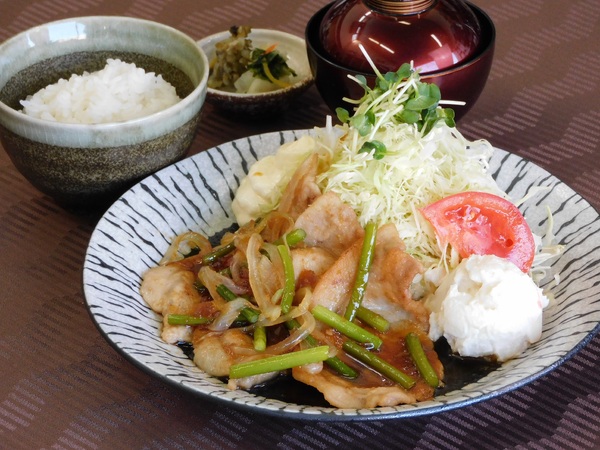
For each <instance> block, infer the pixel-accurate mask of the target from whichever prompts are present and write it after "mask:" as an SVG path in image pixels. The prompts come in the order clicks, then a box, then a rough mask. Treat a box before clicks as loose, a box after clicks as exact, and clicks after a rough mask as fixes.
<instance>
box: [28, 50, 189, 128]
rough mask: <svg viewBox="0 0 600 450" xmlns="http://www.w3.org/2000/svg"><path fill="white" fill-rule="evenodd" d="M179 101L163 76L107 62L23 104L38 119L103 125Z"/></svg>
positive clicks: (44, 91) (143, 114)
mask: <svg viewBox="0 0 600 450" xmlns="http://www.w3.org/2000/svg"><path fill="white" fill-rule="evenodd" d="M179 100H180V98H179V97H178V96H177V93H176V92H175V88H174V87H173V86H172V85H171V84H170V83H168V82H167V81H165V80H164V79H163V78H162V76H161V75H158V76H157V75H155V74H154V72H149V73H146V72H145V71H144V69H141V68H138V67H136V66H135V64H130V63H125V62H123V61H121V60H119V59H108V60H107V61H106V66H105V67H104V69H102V70H99V71H97V72H92V73H88V72H84V73H83V75H72V76H71V78H69V80H65V79H61V80H59V81H58V82H57V83H55V84H51V85H49V86H47V87H45V88H43V89H41V90H39V91H38V92H37V93H35V94H34V95H30V96H28V97H27V99H25V100H21V105H23V113H25V114H27V115H29V116H32V117H36V118H38V119H44V120H52V121H55V122H65V123H82V124H100V123H111V122H121V121H125V120H131V119H137V118H139V117H144V116H147V115H150V114H153V113H155V112H158V111H161V110H163V109H165V108H168V107H169V106H171V105H174V104H175V103H177V102H178V101H179Z"/></svg>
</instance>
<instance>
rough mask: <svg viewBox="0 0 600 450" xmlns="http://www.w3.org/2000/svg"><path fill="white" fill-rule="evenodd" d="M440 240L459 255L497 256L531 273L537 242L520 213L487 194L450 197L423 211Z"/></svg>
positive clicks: (505, 202)
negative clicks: (450, 246)
mask: <svg viewBox="0 0 600 450" xmlns="http://www.w3.org/2000/svg"><path fill="white" fill-rule="evenodd" d="M420 211H421V214H423V216H424V217H425V218H426V219H427V220H428V221H429V222H430V223H431V225H433V228H434V229H435V232H436V233H437V235H438V238H439V239H440V241H442V242H443V243H449V244H450V245H452V247H453V248H454V249H456V251H457V252H458V254H459V255H460V256H461V257H463V258H466V257H468V256H470V255H473V254H475V255H496V256H499V257H501V258H507V259H508V260H510V261H512V262H513V263H515V264H516V265H517V266H518V267H519V268H520V269H521V270H522V271H523V272H528V271H529V268H530V267H531V264H532V263H533V257H534V256H535V241H534V239H533V234H532V233H531V229H530V228H529V225H528V224H527V222H526V221H525V218H524V217H523V215H522V214H521V211H519V209H518V208H517V207H516V206H515V205H514V204H513V203H511V202H510V201H508V200H506V199H504V198H502V197H499V196H497V195H494V194H488V193H485V192H470V191H469V192H461V193H460V194H455V195H450V196H448V197H445V198H443V199H441V200H439V201H437V202H435V203H432V204H430V205H428V206H426V207H424V208H422V209H421V210H420Z"/></svg>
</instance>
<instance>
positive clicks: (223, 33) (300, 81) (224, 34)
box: [197, 28, 314, 100]
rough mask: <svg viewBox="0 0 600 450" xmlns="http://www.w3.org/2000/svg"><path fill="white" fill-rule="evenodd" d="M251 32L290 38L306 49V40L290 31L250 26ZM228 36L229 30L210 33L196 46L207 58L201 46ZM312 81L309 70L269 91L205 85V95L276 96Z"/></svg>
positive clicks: (227, 96) (237, 96) (221, 96)
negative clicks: (301, 75)
mask: <svg viewBox="0 0 600 450" xmlns="http://www.w3.org/2000/svg"><path fill="white" fill-rule="evenodd" d="M252 33H256V34H259V35H261V36H269V35H272V36H275V37H277V36H280V37H283V38H285V39H289V40H291V41H292V43H293V44H295V45H298V48H300V47H301V48H303V49H306V41H305V40H304V39H303V38H301V37H300V36H297V35H295V34H292V33H287V32H285V31H281V30H275V29H272V28H252V31H251V34H250V36H251V35H252ZM228 36H229V30H225V31H219V32H218V33H213V34H211V35H208V36H205V37H203V38H202V39H200V40H198V41H197V44H198V47H200V49H201V51H202V53H204V54H205V56H206V57H207V59H208V55H207V54H206V51H205V50H204V48H203V46H204V45H207V44H211V43H212V42H215V41H217V40H222V39H226V38H227V37H228ZM209 64H210V62H209ZM307 67H309V63H308V56H307ZM313 81H314V77H313V75H312V74H311V73H310V70H309V72H308V73H307V74H306V76H304V77H302V78H300V79H298V81H296V82H295V83H293V84H291V85H290V86H286V87H284V88H279V89H274V90H272V91H269V92H257V93H253V94H245V93H241V92H230V91H223V90H220V89H215V88H211V87H207V95H211V96H214V97H218V98H222V99H229V100H234V99H239V100H248V99H253V98H256V99H261V98H269V97H276V96H279V95H282V94H287V93H288V92H290V91H294V90H297V89H302V88H304V87H305V86H306V85H310V84H311V83H312V82H313Z"/></svg>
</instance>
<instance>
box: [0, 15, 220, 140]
mask: <svg viewBox="0 0 600 450" xmlns="http://www.w3.org/2000/svg"><path fill="white" fill-rule="evenodd" d="M103 21H104V22H105V21H111V22H117V23H119V22H123V23H135V24H138V25H141V26H151V27H154V28H157V29H160V30H163V31H165V32H167V33H170V34H171V35H174V36H177V37H178V38H179V39H182V41H183V42H185V43H186V44H187V45H188V46H189V48H196V47H197V45H196V42H195V41H194V40H193V39H192V38H191V37H190V36H189V35H187V34H186V33H184V32H182V31H180V30H178V29H176V28H174V27H172V26H170V25H166V24H163V23H160V22H156V21H152V20H147V19H141V18H136V17H127V16H118V15H114V16H112V15H98V16H80V17H70V18H66V19H60V20H56V21H52V22H46V23H44V24H40V25H36V26H34V27H31V28H28V29H26V30H24V31H21V32H19V33H17V34H16V35H14V36H12V37H11V38H9V39H7V40H5V41H4V42H1V43H0V53H1V52H2V51H3V49H4V47H6V46H8V45H10V44H13V43H15V42H17V41H18V40H21V39H24V38H25V37H26V36H27V35H28V34H30V33H32V32H35V31H36V30H40V29H43V28H46V27H49V26H53V25H59V24H63V23H69V22H84V23H92V22H103ZM197 56H198V58H199V61H201V63H202V66H203V67H204V70H203V73H202V76H201V78H200V80H199V82H198V85H197V86H196V87H195V88H194V89H193V90H192V92H190V93H189V94H188V95H187V96H185V97H184V98H182V99H180V101H178V102H177V103H175V104H174V105H171V106H169V107H168V108H165V109H163V110H160V111H157V112H155V113H152V114H149V115H146V116H143V117H138V118H135V119H131V120H124V121H121V122H107V123H93V124H82V123H69V122H55V121H51V120H45V119H39V118H36V117H31V116H28V115H27V114H23V113H22V112H21V111H18V110H16V109H14V108H11V107H10V106H8V105H7V104H6V103H4V102H3V101H0V118H1V117H2V114H5V115H7V116H8V117H9V118H10V119H11V120H13V121H17V122H21V123H22V124H23V126H24V127H29V126H31V127H37V128H42V129H45V130H48V131H49V132H55V131H58V130H60V131H66V132H81V131H84V130H85V131H88V130H89V131H92V132H103V131H111V130H113V129H115V128H120V129H122V128H130V127H131V128H134V127H135V128H137V127H140V126H146V125H152V124H158V123H161V122H164V116H171V115H179V114H180V112H181V111H184V110H187V109H188V107H190V106H192V104H193V103H195V102H197V101H198V98H201V97H202V96H203V95H204V94H203V92H205V91H206V87H207V82H208V72H209V67H208V59H207V58H206V55H205V54H204V52H202V51H198V52H197ZM159 59H160V58H159ZM14 75H16V74H13V75H12V76H14ZM3 87H4V85H3V86H0V88H3ZM200 107H201V104H200ZM199 109H200V108H199ZM0 122H2V125H3V126H5V127H6V125H5V124H4V123H3V122H4V121H0ZM146 122H148V124H146ZM6 128H8V129H10V130H11V131H12V132H15V130H14V129H13V127H6ZM17 134H19V133H18V132H17ZM160 134H162V133H159V134H158V135H160ZM158 135H157V136H158Z"/></svg>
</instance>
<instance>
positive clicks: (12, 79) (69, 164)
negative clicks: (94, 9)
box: [0, 16, 209, 208]
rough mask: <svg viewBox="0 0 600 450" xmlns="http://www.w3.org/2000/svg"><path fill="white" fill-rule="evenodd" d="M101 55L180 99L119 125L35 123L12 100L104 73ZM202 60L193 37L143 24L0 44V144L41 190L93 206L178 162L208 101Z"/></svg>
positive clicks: (125, 22) (88, 23)
mask: <svg viewBox="0 0 600 450" xmlns="http://www.w3.org/2000/svg"><path fill="white" fill-rule="evenodd" d="M107 58H119V59H121V60H123V61H125V62H133V63H135V64H136V66H137V67H141V68H143V69H145V71H146V72H154V73H156V74H160V75H162V76H163V78H164V79H165V80H166V81H168V82H169V83H171V84H172V85H173V86H174V87H175V88H176V91H177V93H178V95H179V97H181V100H180V101H179V102H178V103H176V104H174V105H173V106H170V107H168V108H166V109H163V110H162V111H159V112H157V113H154V114H151V115H148V116H145V117H141V118H138V119H134V120H128V121H124V122H118V123H104V124H92V125H86V124H69V123H59V122H53V121H49V120H42V119H37V118H34V117H31V116H28V115H26V114H23V113H22V112H20V111H19V110H20V109H21V105H20V103H19V101H20V100H23V99H25V98H26V97H27V95H32V94H34V93H35V92H37V91H38V90H40V89H41V88H43V87H46V86H47V85H49V84H53V83H56V82H57V81H58V80H59V79H60V78H65V79H68V78H69V77H70V76H71V74H74V73H76V74H81V73H83V72H84V71H88V72H92V71H96V70H100V69H102V68H103V67H104V66H105V64H106V59H107ZM208 70H209V68H208V61H207V59H206V57H205V55H204V53H203V52H202V51H200V49H199V48H198V46H197V44H196V42H195V40H193V39H191V38H190V37H189V36H187V35H186V34H184V33H182V32H180V31H178V30H176V29H174V28H171V27H169V26H166V25H162V24H159V23H156V22H151V21H147V20H141V19H134V18H129V17H116V16H93V17H81V18H71V19H65V20H60V21H57V22H51V23H47V24H44V25H40V26H37V27H35V28H32V29H30V30H27V31H24V32H22V33H20V34H18V35H16V36H14V37H13V38H11V39H8V40H7V41H5V42H3V43H2V44H0V139H1V142H2V146H3V147H4V149H5V150H6V152H7V153H8V155H9V156H10V158H11V160H12V161H13V163H14V165H15V166H16V168H17V169H18V170H19V171H20V172H21V173H22V174H23V176H25V178H27V180H29V181H30V182H31V184H33V185H34V186H35V187H37V188H38V189H39V190H40V191H42V192H43V193H45V194H47V195H49V196H51V197H53V198H54V199H56V200H57V201H58V202H59V203H61V204H64V205H69V206H85V207H88V208H89V207H95V206H100V205H104V204H106V203H107V202H110V201H112V199H114V198H116V197H118V195H120V194H121V193H122V192H124V191H125V190H127V189H128V188H129V187H130V186H131V185H133V184H134V183H135V182H137V181H139V180H140V179H142V178H144V177H145V176H147V175H149V174H151V173H153V172H155V171H156V170H158V169H160V168H162V167H165V166H167V165H169V164H172V163H173V162H175V161H177V160H179V159H181V158H182V157H183V156H185V154H186V153H187V151H188V149H189V146H190V144H191V143H192V140H193V138H194V136H195V133H196V130H197V125H198V122H199V119H200V110H201V108H202V105H203V103H204V100H205V97H206V87H207V80H208Z"/></svg>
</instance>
